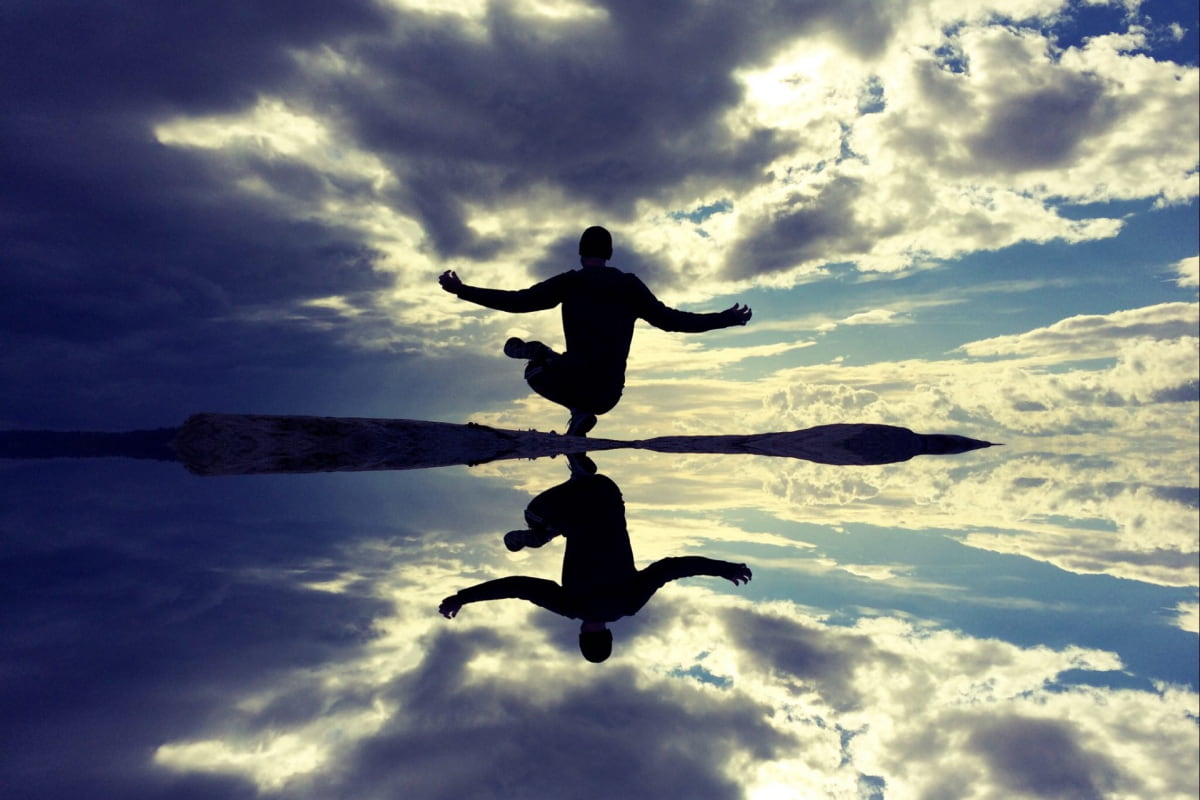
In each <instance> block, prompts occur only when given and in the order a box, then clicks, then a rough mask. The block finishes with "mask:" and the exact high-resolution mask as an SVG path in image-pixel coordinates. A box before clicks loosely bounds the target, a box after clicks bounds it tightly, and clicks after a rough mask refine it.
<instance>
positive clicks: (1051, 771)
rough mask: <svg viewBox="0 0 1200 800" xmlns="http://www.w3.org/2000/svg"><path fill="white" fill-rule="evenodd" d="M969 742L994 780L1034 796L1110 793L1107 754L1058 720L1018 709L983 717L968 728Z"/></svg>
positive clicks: (1082, 797) (1112, 774)
mask: <svg viewBox="0 0 1200 800" xmlns="http://www.w3.org/2000/svg"><path fill="white" fill-rule="evenodd" d="M967 747H968V748H969V749H971V750H973V751H975V752H976V753H977V754H979V755H981V756H982V757H983V759H984V761H985V763H986V764H987V765H988V767H989V770H990V772H991V778H992V780H993V781H995V782H996V783H997V784H999V785H1000V786H1003V787H1005V788H1007V789H1009V790H1010V791H1013V792H1020V793H1022V794H1025V795H1032V796H1034V797H1056V798H1072V800H1093V798H1101V797H1108V796H1109V793H1110V792H1111V791H1112V790H1113V788H1114V787H1115V783H1116V779H1117V776H1118V775H1119V772H1118V770H1117V768H1116V766H1115V765H1114V764H1112V763H1111V762H1110V761H1109V760H1108V759H1107V758H1106V757H1105V756H1103V755H1100V754H1099V753H1094V752H1089V751H1088V750H1087V748H1086V747H1084V746H1083V745H1082V744H1081V743H1080V741H1079V734H1078V733H1077V731H1076V729H1075V728H1074V727H1073V726H1071V725H1069V724H1066V723H1063V722H1058V721H1056V720H1048V719H1036V718H1032V717H1021V716H1017V715H1011V716H1008V717H997V718H991V719H986V720H983V721H982V722H981V724H980V725H979V727H977V728H976V729H975V730H974V731H973V732H972V733H971V735H970V738H969V740H968V744H967Z"/></svg>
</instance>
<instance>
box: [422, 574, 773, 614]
mask: <svg viewBox="0 0 1200 800" xmlns="http://www.w3.org/2000/svg"><path fill="white" fill-rule="evenodd" d="M747 580H749V579H747ZM462 607H463V604H462V600H459V599H458V595H456V594H452V595H450V596H449V597H447V598H446V599H445V600H443V601H442V604H441V605H440V606H438V613H439V614H441V615H442V616H443V617H445V618H446V619H454V617H455V616H457V615H458V612H459V611H460V610H461V609H462Z"/></svg>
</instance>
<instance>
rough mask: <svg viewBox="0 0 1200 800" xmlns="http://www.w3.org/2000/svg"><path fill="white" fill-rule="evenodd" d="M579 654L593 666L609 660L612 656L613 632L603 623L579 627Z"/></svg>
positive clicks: (585, 624)
mask: <svg viewBox="0 0 1200 800" xmlns="http://www.w3.org/2000/svg"><path fill="white" fill-rule="evenodd" d="M597 625H599V627H595V626H597ZM579 652H581V653H583V657H584V658H586V659H587V660H588V661H590V662H592V663H593V664H599V663H600V662H601V661H605V660H607V659H608V657H609V656H610V655H612V631H610V630H609V629H608V628H607V627H605V625H604V623H602V622H601V623H593V622H585V623H583V624H582V625H580V626H579Z"/></svg>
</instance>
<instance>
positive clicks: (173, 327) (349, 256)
mask: <svg viewBox="0 0 1200 800" xmlns="http://www.w3.org/2000/svg"><path fill="white" fill-rule="evenodd" d="M380 20H381V17H380V16H379V13H378V12H377V11H376V10H375V9H374V7H373V5H371V4H364V3H345V4H338V6H337V8H332V7H328V6H327V5H326V4H323V3H311V2H304V3H272V2H249V3H247V2H237V3H226V2H219V3H212V4H205V5H204V6H202V7H201V6H195V7H193V6H189V5H186V4H184V5H180V4H149V5H147V4H144V3H91V4H83V3H62V2H47V3H22V4H17V5H16V6H13V5H12V4H10V5H9V7H7V8H6V9H5V11H4V15H3V25H2V26H0V29H2V31H3V33H2V34H0V36H3V43H2V44H0V70H2V71H3V73H4V75H5V80H4V81H2V82H0V103H3V105H4V107H5V109H6V113H5V114H4V115H3V117H2V118H0V174H3V175H4V176H5V179H4V187H3V193H2V194H0V227H2V230H3V235H2V236H0V263H2V264H3V269H0V335H2V336H3V337H4V339H5V344H6V347H5V348H4V352H3V354H2V355H3V358H4V361H5V364H4V366H5V368H6V369H7V368H8V367H9V366H15V367H17V368H18V369H17V371H16V372H15V373H10V374H19V375H21V377H22V380H21V384H22V386H23V387H24V388H22V390H21V391H22V393H30V392H32V393H38V392H42V393H43V394H45V396H46V397H45V398H43V399H49V398H55V397H56V398H58V399H59V400H60V401H61V400H62V399H64V398H67V397H69V396H70V395H71V394H72V391H71V390H70V388H67V389H66V391H65V392H63V391H59V392H51V391H50V387H44V388H39V386H38V385H37V383H35V382H37V381H42V380H45V379H51V380H53V379H54V378H55V377H57V379H58V382H59V383H63V382H65V383H68V384H69V383H70V382H71V380H72V377H71V376H70V371H71V369H72V368H74V369H76V370H78V371H79V372H77V373H76V375H75V376H74V377H75V378H76V379H79V378H86V377H87V376H88V374H89V373H92V377H95V378H97V379H98V380H104V379H106V378H107V377H109V375H108V374H104V373H101V372H100V369H99V363H101V362H108V363H110V364H112V363H117V362H121V357H122V355H127V356H128V355H134V354H138V355H145V352H144V351H145V349H146V345H147V344H149V343H150V342H151V341H154V343H155V344H157V345H159V346H176V347H178V348H179V349H176V350H174V351H173V352H172V353H168V352H165V351H160V352H157V353H155V354H153V358H152V360H170V359H172V358H175V359H178V360H179V361H181V362H182V361H185V360H187V359H188V358H189V357H191V356H194V355H195V353H194V352H190V351H189V349H188V347H189V346H194V345H202V351H201V352H205V351H210V350H224V351H225V352H226V353H230V352H233V351H239V350H240V351H241V352H242V353H243V354H245V353H246V352H247V351H253V350H255V349H256V348H255V346H254V345H255V344H257V345H258V347H259V348H262V349H267V348H268V345H267V344H266V339H267V337H266V336H263V335H262V334H263V333H264V332H263V331H255V330H250V328H249V327H248V326H244V325H243V326H240V327H238V328H236V329H234V328H229V329H226V330H225V331H224V332H221V331H220V330H218V329H217V328H216V327H215V326H212V323H213V321H215V320H228V319H231V318H234V317H237V316H239V315H244V312H245V311H246V310H247V309H249V308H253V307H257V306H273V305H283V306H288V305H293V304H295V303H297V302H299V301H302V300H304V299H307V298H312V297H317V296H326V295H329V294H334V293H338V294H351V293H353V292H355V291H358V292H363V291H369V290H372V289H376V288H379V287H380V286H383V285H385V283H386V282H385V281H384V280H383V279H382V278H381V277H380V276H379V275H378V274H376V273H375V272H374V271H373V270H372V262H373V260H374V258H375V253H373V252H372V251H371V250H370V249H369V248H367V247H365V246H364V245H363V243H362V241H361V239H360V237H359V236H358V235H357V234H354V233H352V232H350V231H348V230H345V229H339V228H338V227H336V226H331V225H326V224H320V223H317V222H313V221H308V220H299V219H292V218H289V216H288V215H287V214H286V213H283V212H281V211H280V210H279V209H277V208H273V207H272V206H271V204H270V203H268V202H266V201H263V200H256V199H253V198H251V197H248V196H247V195H245V194H242V193H239V192H237V190H236V189H234V188H233V182H234V180H236V178H237V177H238V176H239V174H244V173H245V171H246V170H247V169H254V170H256V171H258V172H260V173H262V174H263V175H264V176H265V177H266V178H267V179H268V182H271V183H274V184H276V185H279V186H285V187H286V190H287V191H289V192H295V193H298V194H303V193H305V192H308V193H311V192H313V191H315V190H314V189H313V186H314V184H315V181H316V179H315V178H314V177H313V176H312V175H306V174H304V173H303V172H302V171H299V170H297V169H296V168H294V167H289V166H288V165H282V164H279V163H277V162H276V163H260V164H251V165H249V166H247V165H245V164H238V163H234V162H230V161H229V160H228V159H225V160H222V159H219V158H218V159H213V158H206V157H203V156H200V155H196V154H194V153H189V152H185V151H179V150H173V149H169V148H167V147H164V146H163V145H161V144H159V143H158V142H157V141H156V140H155V139H154V137H153V135H152V132H151V129H152V127H153V125H154V124H156V123H157V122H159V121H161V120H162V119H163V118H165V116H167V115H170V114H181V113H186V114H195V113H211V112H215V111H231V110H235V109H240V108H244V107H246V106H247V105H249V104H252V103H253V102H254V100H255V98H256V96H257V95H258V93H260V92H271V91H275V90H280V89H281V88H284V87H286V85H287V84H288V83H289V82H290V81H291V80H293V79H294V77H295V75H296V67H295V63H294V59H293V58H292V56H291V55H290V50H291V49H292V48H297V47H305V46H309V45H312V44H314V43H316V42H318V41H323V40H334V39H337V38H338V37H340V36H343V35H346V34H348V33H349V32H350V31H353V30H355V29H361V28H369V29H374V28H375V27H377V26H378V24H379V23H380ZM239 171H240V172H239ZM206 326H207V327H206ZM233 333H236V334H238V338H234V337H233V336H232V335H231V334H233ZM289 333H290V331H288V330H286V329H281V328H276V329H275V330H273V331H270V332H269V334H270V336H273V337H275V336H279V335H280V334H283V335H285V336H286V335H288V334H289ZM300 335H301V336H303V332H301V334H300ZM243 347H245V349H243ZM277 347H278V346H277ZM283 347H285V348H286V345H283ZM131 351H133V352H131ZM148 366H149V365H148V364H146V363H145V362H138V361H126V362H123V363H122V364H121V369H119V370H118V371H117V372H118V373H120V374H122V375H124V374H128V373H132V372H136V371H138V370H139V368H140V371H141V374H142V376H143V377H148V375H149V369H148ZM26 368H31V371H29V372H26V371H25V369H26ZM80 373H82V374H80ZM114 377H116V376H114ZM167 379H168V380H170V376H167ZM60 388H63V387H60ZM74 388H75V389H76V390H79V389H80V388H82V390H83V392H84V394H86V393H87V392H88V391H89V388H90V387H79V386H76V387H74ZM111 388H112V387H109V389H111ZM125 402H126V403H136V402H137V398H136V395H130V396H127V397H126V398H125ZM5 414H6V416H8V417H9V419H8V420H6V422H9V423H11V422H16V423H18V424H19V423H20V422H22V421H23V420H25V419H31V420H36V419H37V409H36V408H35V407H34V406H33V405H30V406H26V407H24V408H22V407H20V405H19V404H14V403H13V401H12V400H11V398H10V402H9V403H7V404H6V409H5Z"/></svg>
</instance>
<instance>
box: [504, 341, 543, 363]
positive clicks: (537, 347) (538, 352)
mask: <svg viewBox="0 0 1200 800" xmlns="http://www.w3.org/2000/svg"><path fill="white" fill-rule="evenodd" d="M504 355H506V356H508V357H509V358H524V359H530V360H532V359H535V358H540V359H546V358H549V357H550V356H552V355H554V351H553V350H551V349H550V348H549V347H547V346H546V345H544V344H542V343H541V342H527V341H525V340H524V339H518V338H517V337H516V336H514V337H512V338H511V339H509V340H508V341H507V342H505V343H504Z"/></svg>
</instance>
